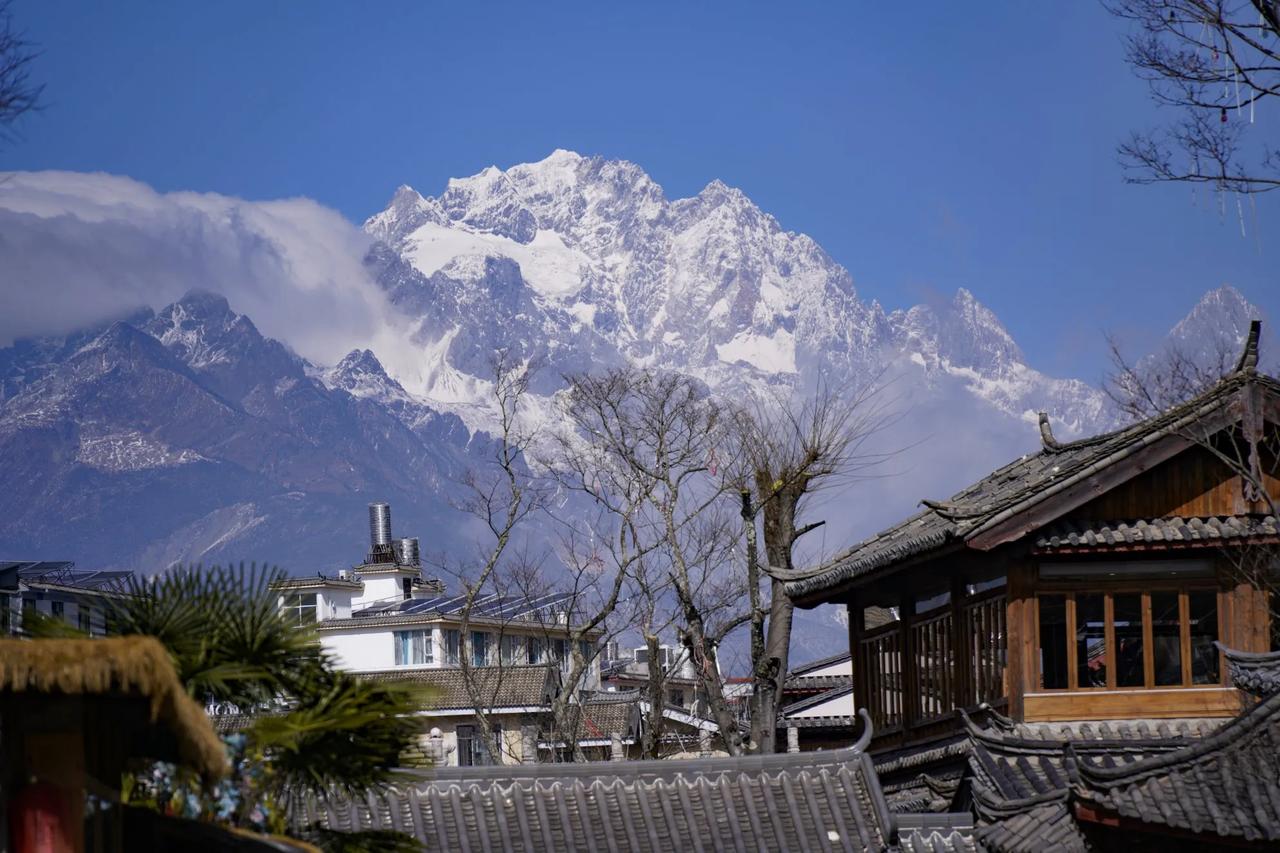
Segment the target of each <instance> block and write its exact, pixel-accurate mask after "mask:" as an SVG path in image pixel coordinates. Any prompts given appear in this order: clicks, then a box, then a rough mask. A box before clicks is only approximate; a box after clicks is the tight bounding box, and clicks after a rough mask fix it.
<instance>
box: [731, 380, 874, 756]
mask: <svg viewBox="0 0 1280 853" xmlns="http://www.w3.org/2000/svg"><path fill="white" fill-rule="evenodd" d="M893 421H894V414H893V412H892V407H891V406H890V404H889V401H888V400H886V398H885V395H884V388H883V386H882V385H880V384H879V382H878V381H873V382H870V383H868V384H867V385H865V386H863V387H862V388H859V389H848V388H842V387H834V386H831V385H829V384H826V383H825V382H820V383H819V384H818V385H817V387H816V388H815V389H814V391H813V392H812V394H811V395H809V396H807V397H805V396H799V397H798V398H790V399H788V398H786V397H782V396H773V397H771V398H768V399H764V400H756V401H755V402H754V404H753V405H751V406H748V407H744V408H742V409H740V410H739V412H738V414H737V418H736V423H737V436H738V444H739V448H740V457H739V458H740V462H739V467H738V470H737V472H736V482H737V491H738V502H739V507H740V510H739V515H740V518H741V522H742V527H743V530H744V534H745V536H744V538H745V541H746V566H747V577H746V585H747V591H748V596H749V615H748V620H749V622H750V625H751V629H750V631H751V663H752V673H751V675H752V697H751V744H752V748H753V749H754V750H755V751H758V752H764V753H769V752H773V751H774V750H775V737H776V732H777V715H778V709H779V706H780V703H781V701H782V688H783V681H784V679H785V676H786V672H787V669H788V663H789V657H790V647H791V624H792V616H793V611H794V607H793V605H792V603H791V600H790V599H789V598H788V597H787V594H786V591H785V589H784V583H785V581H786V580H788V579H790V578H793V577H797V576H799V575H800V574H801V573H798V572H797V571H796V569H795V567H794V565H793V563H792V560H793V557H794V552H795V546H796V543H797V542H799V540H800V539H801V537H803V536H804V535H805V534H807V533H810V532H812V531H814V530H816V529H818V528H819V527H821V526H822V524H823V523H824V522H823V521H820V520H819V521H810V522H804V521H802V519H803V516H804V514H805V508H806V504H807V503H808V501H809V500H810V499H811V498H812V496H813V495H814V494H815V493H817V492H818V491H820V490H822V489H824V488H829V487H831V486H834V485H837V484H841V483H845V484H847V483H849V482H851V481H853V480H856V479H858V478H860V477H865V476H869V475H871V474H872V473H873V471H874V469H876V468H877V467H878V466H880V465H881V464H882V463H884V462H885V461H886V460H887V459H888V458H889V457H890V456H891V455H892V454H891V453H886V452H882V451H875V450H872V449H871V448H870V446H869V444H868V442H869V441H870V439H871V438H872V437H874V436H875V435H877V434H878V433H880V432H881V431H882V430H883V429H884V428H885V427H887V426H888V425H889V424H891V423H892V422H893ZM761 533H763V551H764V555H763V556H764V560H763V561H762V560H761V547H760V546H761V542H760V539H761V536H760V534H761ZM766 577H767V578H768V579H769V597H768V601H767V603H766V602H765V601H764V599H763V594H762V591H761V585H762V583H763V582H764V580H765V578H766Z"/></svg>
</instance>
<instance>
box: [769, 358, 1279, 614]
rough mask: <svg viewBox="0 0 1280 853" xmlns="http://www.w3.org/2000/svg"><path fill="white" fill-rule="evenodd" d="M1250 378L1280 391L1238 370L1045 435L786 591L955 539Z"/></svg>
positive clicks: (1205, 411)
mask: <svg viewBox="0 0 1280 853" xmlns="http://www.w3.org/2000/svg"><path fill="white" fill-rule="evenodd" d="M1251 383H1252V384H1255V385H1258V386H1261V389H1262V390H1263V391H1264V393H1267V394H1269V395H1270V396H1272V397H1274V396H1276V395H1278V394H1280V382H1277V381H1276V380H1275V379H1272V378H1270V377H1266V376H1261V375H1258V374H1256V373H1253V372H1251V371H1248V370H1241V371H1237V372H1236V373H1234V374H1232V375H1231V376H1228V377H1227V378H1225V379H1223V380H1222V381H1221V382H1219V383H1218V384H1217V385H1215V386H1214V387H1212V388H1210V389H1208V390H1207V391H1205V392H1204V393H1202V394H1200V395H1198V396H1196V397H1195V398H1193V399H1191V400H1189V401H1187V402H1186V403H1183V404H1182V405H1179V406H1176V407H1174V408H1172V409H1170V410H1168V411H1166V412H1164V413H1162V414H1160V415H1157V416H1155V417H1153V418H1149V419H1148V420H1145V421H1142V422H1140V423H1137V424H1133V425H1132V426H1128V427H1125V428H1123V429H1120V430H1117V431H1115V432H1110V433H1104V434H1102V435H1098V436H1095V437H1093V438H1087V439H1083V440H1081V441H1074V442H1069V443H1065V444H1059V443H1057V442H1052V443H1050V442H1046V444H1045V446H1044V447H1043V448H1042V449H1041V450H1040V451H1039V452H1037V453H1032V454H1029V455H1026V456H1022V457H1020V458H1019V459H1015V460H1014V461H1013V462H1010V463H1009V464H1008V465H1005V466H1004V467H1003V468H1000V469H998V470H997V471H995V472H993V473H991V474H990V475H988V476H986V477H984V478H983V479H981V480H979V481H978V482H976V483H974V484H973V485H971V486H969V487H968V488H966V489H963V490H961V491H960V492H958V493H956V494H955V495H954V496H952V497H951V498H950V499H949V500H946V501H923V502H922V503H924V505H925V509H923V510H922V511H920V512H918V513H916V514H915V515H913V516H911V517H910V518H908V519H906V520H905V521H903V522H901V523H900V524H897V525H895V526H893V527H890V528H888V529H887V530H884V531H881V532H880V533H878V534H876V535H875V536H873V537H871V538H870V539H867V540H865V541H863V542H861V543H859V544H857V545H855V546H854V547H852V548H850V549H849V550H848V551H846V552H845V553H844V554H843V555H841V556H840V557H839V558H837V560H836V561H835V562H834V564H832V565H830V566H829V567H825V568H823V569H821V570H818V571H814V570H808V571H799V572H794V573H792V574H790V575H789V576H788V583H787V585H786V589H787V594H788V595H789V596H791V598H792V599H794V600H796V601H797V603H801V604H805V605H812V604H817V603H820V601H821V600H822V598H821V597H822V596H823V595H824V594H830V593H831V592H833V591H834V590H835V589H837V588H839V587H841V586H842V585H844V584H848V583H850V582H852V581H855V580H857V579H858V578H861V577H863V576H865V575H867V574H870V573H872V572H875V571H877V570H879V569H883V568H886V567H889V566H892V565H895V564H897V563H901V562H903V561H905V560H908V559H910V558H913V557H916V556H919V555H922V554H926V553H931V552H939V553H940V552H941V551H942V550H943V549H944V548H946V547H948V546H951V545H959V544H961V543H963V542H964V541H965V540H966V539H968V538H971V537H972V536H974V535H976V534H978V533H981V532H982V531H984V530H985V529H987V528H989V527H992V526H994V525H995V524H998V523H1000V522H1002V521H1004V520H1006V519H1008V518H1011V517H1013V516H1014V515H1015V514H1017V513H1019V512H1021V511H1023V510H1025V509H1028V508H1030V507H1031V506H1033V505H1035V504H1036V503H1038V502H1040V501H1041V500H1043V499H1044V498H1046V497H1048V496H1050V495H1053V494H1056V493H1057V492H1059V491H1061V490H1063V489H1065V488H1067V487H1068V486H1070V485H1073V484H1075V483H1077V482H1080V481H1082V480H1084V479H1086V478H1088V477H1090V476H1092V475H1093V474H1094V473H1096V472H1097V471H1100V470H1102V469H1103V468H1106V467H1109V466H1110V465H1112V464H1114V463H1116V462H1119V461H1120V460H1122V459H1124V458H1126V457H1128V456H1131V455H1133V454H1134V453H1136V452H1138V451H1140V450H1142V449H1144V448H1146V447H1148V446H1149V445H1151V444H1152V443H1153V442H1154V441H1156V440H1157V439H1159V438H1162V437H1164V436H1169V435H1176V434H1178V433H1179V431H1180V430H1185V429H1186V427H1187V425H1188V424H1191V423H1195V422H1196V421H1198V420H1200V419H1202V418H1204V417H1207V416H1209V415H1212V414H1213V413H1215V412H1217V411H1219V410H1221V409H1223V408H1225V407H1226V406H1227V405H1228V404H1229V403H1230V402H1231V401H1232V400H1234V399H1235V397H1236V394H1237V392H1238V391H1240V390H1241V389H1242V388H1244V387H1245V386H1246V385H1248V384H1251Z"/></svg>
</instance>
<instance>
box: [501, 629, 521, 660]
mask: <svg viewBox="0 0 1280 853" xmlns="http://www.w3.org/2000/svg"><path fill="white" fill-rule="evenodd" d="M501 645H502V665H503V666H514V665H516V664H521V663H524V654H525V638H524V637H512V636H504V637H503V638H502V644H501Z"/></svg>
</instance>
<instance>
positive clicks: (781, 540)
mask: <svg viewBox="0 0 1280 853" xmlns="http://www.w3.org/2000/svg"><path fill="white" fill-rule="evenodd" d="M756 480H757V484H756V488H757V489H758V490H759V491H760V493H761V494H765V495H770V494H771V493H772V494H771V496H770V497H769V498H768V499H767V500H766V501H765V502H764V505H763V506H762V507H761V515H762V516H763V519H764V550H765V556H766V558H767V559H768V561H769V566H770V567H771V568H776V569H782V570H784V571H788V572H789V571H791V569H792V564H791V551H792V547H793V546H794V544H795V540H796V538H797V532H796V511H797V509H798V507H799V505H800V500H801V498H803V497H804V495H805V492H806V491H807V489H808V483H809V478H808V477H807V476H805V475H803V474H801V475H788V474H787V473H786V472H784V474H783V476H781V477H776V478H775V477H772V476H771V475H770V472H768V471H760V472H757V474H756ZM769 587H770V597H769V624H768V631H767V633H766V636H765V641H764V650H763V654H762V656H761V657H760V658H759V659H758V664H757V667H756V684H755V690H756V696H757V699H756V702H757V704H756V709H755V710H756V713H755V714H753V716H752V740H753V741H754V742H755V746H756V749H757V751H759V752H762V753H771V752H776V751H777V744H776V740H777V731H778V710H779V708H780V707H781V705H782V688H783V685H784V683H785V680H786V673H787V669H788V667H789V663H790V655H791V621H792V616H793V614H794V611H795V606H794V605H793V604H792V603H791V599H790V598H789V597H788V596H787V592H786V589H784V587H783V583H782V581H780V580H777V579H776V578H770V580H769Z"/></svg>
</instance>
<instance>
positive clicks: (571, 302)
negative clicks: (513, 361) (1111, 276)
mask: <svg viewBox="0 0 1280 853" xmlns="http://www.w3.org/2000/svg"><path fill="white" fill-rule="evenodd" d="M364 227H365V231H366V232H367V233H368V234H369V235H370V236H371V237H373V238H375V239H376V240H377V241H378V242H377V245H376V246H375V248H374V250H373V251H372V252H371V253H370V255H369V264H370V267H371V269H373V270H374V273H375V275H376V277H377V279H378V281H379V282H380V283H381V284H382V285H383V287H384V288H385V289H386V290H387V292H388V293H389V294H390V296H391V299H392V302H393V303H394V304H395V305H396V306H398V307H399V309H400V310H402V311H404V312H405V313H406V314H408V315H409V316H411V317H412V318H414V319H415V320H418V321H419V322H420V325H419V326H418V330H417V332H416V340H417V342H418V344H419V345H420V346H421V347H422V348H423V351H424V352H425V353H426V358H425V360H424V367H423V369H422V371H421V373H420V374H419V375H417V376H413V377H405V380H406V382H408V383H409V384H410V385H411V386H413V387H415V389H416V390H419V391H421V392H422V393H423V394H425V395H426V396H427V397H429V398H431V399H432V400H435V401H438V402H439V403H440V404H442V405H444V406H446V407H448V406H451V405H461V404H465V403H471V402H474V395H475V393H476V389H477V388H480V387H482V383H481V382H480V381H479V380H482V379H483V378H484V377H485V376H486V375H487V370H488V364H487V359H488V357H489V355H488V354H489V353H490V352H492V350H493V348H494V347H495V346H498V345H503V346H508V347H511V348H513V349H515V351H516V352H518V353H519V354H521V355H523V356H525V357H528V358H537V359H539V360H540V361H542V362H543V363H545V364H547V365H549V366H550V367H551V368H552V370H550V371H548V372H547V373H548V376H547V379H546V381H545V383H544V385H543V386H542V388H541V390H542V391H544V392H546V391H551V390H553V389H554V387H555V386H556V385H557V384H558V382H559V376H560V374H562V373H565V372H572V371H575V370H583V369H588V368H590V367H593V366H599V365H602V364H611V363H621V362H629V363H632V364H638V365H649V366H655V367H659V368H663V369H676V370H681V371H685V372H689V373H692V374H695V375H697V376H699V377H701V378H702V379H704V380H706V381H707V382H708V383H709V384H711V385H712V387H718V388H731V387H734V386H735V385H737V384H741V383H750V384H786V385H796V384H803V383H804V381H805V380H806V378H809V377H812V376H815V375H817V374H818V373H822V374H823V375H825V376H827V377H828V378H835V379H837V380H839V381H850V382H855V383H857V382H862V381H866V380H868V379H870V378H871V377H873V376H877V375H879V374H881V373H882V372H883V371H884V370H885V368H886V366H887V365H895V364H898V363H901V364H902V366H903V368H904V369H905V370H908V371H909V372H910V375H911V378H912V379H913V380H923V381H924V382H925V383H926V384H929V385H937V384H939V383H944V384H959V385H961V386H963V387H965V388H966V389H967V390H968V392H969V393H971V394H974V395H976V396H978V397H980V398H982V399H983V400H985V401H986V402H987V403H988V404H990V405H991V406H992V407H994V408H995V409H997V410H999V411H1001V412H1003V413H1005V414H1007V415H1012V416H1014V417H1019V418H1023V417H1028V416H1029V415H1028V413H1033V412H1034V411H1036V410H1037V409H1039V408H1048V409H1049V410H1050V412H1051V414H1053V415H1055V416H1056V418H1057V419H1058V420H1059V422H1060V423H1061V425H1062V426H1061V431H1062V432H1063V433H1064V435H1067V436H1070V435H1074V434H1078V433H1080V432H1082V431H1088V430H1090V429H1095V428H1097V427H1099V426H1101V425H1103V424H1105V423H1106V416H1105V413H1104V411H1103V404H1102V397H1101V395H1099V394H1098V392H1097V391H1096V390H1095V389H1093V388H1091V387H1089V386H1088V385H1086V384H1084V383H1081V382H1078V381H1073V380H1056V379H1051V378H1049V377H1045V376H1043V375H1042V374H1040V373H1038V372H1037V371H1035V370H1034V369H1032V368H1030V367H1029V366H1027V364H1026V363H1025V359H1024V358H1023V355H1022V352H1021V350H1020V349H1019V348H1018V346H1017V344H1016V343H1015V342H1014V341H1013V339H1012V338H1011V337H1010V336H1009V334H1008V332H1007V331H1006V330H1005V329H1004V327H1003V326H1002V325H1001V324H1000V321H999V320H998V319H997V318H996V316H995V315H994V314H993V313H992V312H991V311H989V310H988V309H987V308H985V307H984V306H982V305H981V304H980V303H979V302H978V301H977V300H976V299H975V298H974V296H973V295H972V294H971V293H970V292H969V291H967V290H963V289H962V290H960V291H958V292H957V294H956V296H955V299H954V300H953V301H952V302H951V303H950V304H949V305H943V306H938V307H932V306H916V307H914V308H911V309H909V310H901V311H894V312H892V313H886V312H885V311H884V309H883V308H882V307H881V306H880V305H879V304H878V303H876V302H874V301H872V302H864V301H862V300H861V299H860V298H859V297H858V294H857V291H856V289H855V287H854V284H853V280H852V278H851V276H850V275H849V273H848V272H847V271H846V270H845V269H844V268H843V267H842V266H840V265H839V264H837V263H836V262H835V261H834V260H832V259H831V257H830V256H828V255H827V254H826V253H825V252H824V251H823V250H822V248H821V247H820V246H818V245H817V244H816V243H815V242H814V241H813V240H812V239H810V238H809V237H807V236H805V235H803V234H797V233H794V232H790V231H786V230H784V229H783V227H782V226H781V225H780V224H779V223H778V222H777V220H775V219H774V218H773V217H772V216H770V215H768V214H767V213H764V212H763V211H761V210H760V209H759V208H758V207H757V206H756V205H755V204H753V203H752V202H751V200H750V199H748V198H747V197H746V196H745V195H743V193H742V192H741V191H739V190H737V189H734V188H732V187H728V186H726V185H724V184H723V183H721V182H720V181H712V182H711V183H710V184H708V185H707V186H706V188H704V189H703V190H702V192H700V193H698V194H697V195H696V196H694V197H693V198H685V199H676V200H669V199H667V198H666V196H665V195H664V193H663V191H662V188H661V187H660V186H658V185H657V184H656V183H654V181H653V180H652V179H651V178H650V177H649V176H648V175H647V174H645V173H644V171H643V170H642V169H640V168H639V167H638V166H636V165H635V164H632V163H628V162H625V161H612V160H604V159H601V158H586V157H582V156H579V155H578V154H574V153H572V152H568V151H556V152H555V153H553V154H552V155H551V156H550V157H548V158H547V159H545V160H543V161H541V162H538V163H530V164H523V165H518V166H513V167H511V168H510V169H507V170H505V171H502V170H499V169H497V168H495V167H490V168H488V169H485V170H484V171H483V172H480V173H479V174H477V175H474V176H472V177H470V178H463V179H455V180H451V181H450V182H449V184H448V186H447V187H446V188H445V190H444V192H442V193H441V194H440V195H439V196H438V197H428V196H423V195H421V194H419V193H418V192H416V191H415V190H413V189H411V188H409V187H407V186H402V187H400V188H399V189H398V190H397V191H396V193H395V195H394V196H393V197H392V200H391V203H390V204H389V205H388V206H387V208H386V209H385V210H383V211H382V212H380V213H378V214H376V215H374V216H372V217H370V218H369V220H368V221H367V222H366V223H365V226H364Z"/></svg>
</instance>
